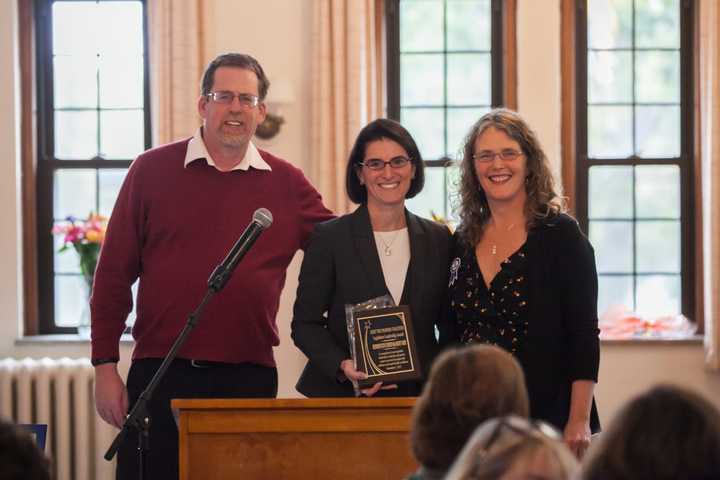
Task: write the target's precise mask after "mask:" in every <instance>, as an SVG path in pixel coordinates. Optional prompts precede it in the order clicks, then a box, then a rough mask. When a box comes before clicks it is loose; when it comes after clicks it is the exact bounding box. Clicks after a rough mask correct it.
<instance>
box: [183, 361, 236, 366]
mask: <svg viewBox="0 0 720 480" xmlns="http://www.w3.org/2000/svg"><path fill="white" fill-rule="evenodd" d="M240 365H242V364H241V363H227V362H214V361H212V360H190V366H192V367H195V368H220V367H225V368H227V367H238V366H240Z"/></svg>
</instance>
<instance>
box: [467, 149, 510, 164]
mask: <svg viewBox="0 0 720 480" xmlns="http://www.w3.org/2000/svg"><path fill="white" fill-rule="evenodd" d="M521 155H523V152H518V151H517V150H513V149H512V148H506V149H504V150H501V151H499V152H493V151H492V150H484V151H482V152H479V153H474V154H473V156H472V158H473V160H477V161H478V162H483V163H488V162H492V161H493V160H495V157H496V156H497V157H500V158H501V159H503V160H505V161H508V162H511V161H513V160H515V159H516V158H519V157H520V156H521Z"/></svg>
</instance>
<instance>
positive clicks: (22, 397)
mask: <svg viewBox="0 0 720 480" xmlns="http://www.w3.org/2000/svg"><path fill="white" fill-rule="evenodd" d="M0 416H2V417H3V418H6V419H9V420H11V421H13V422H15V423H44V424H47V425H48V430H47V439H46V442H47V443H46V445H45V452H46V453H47V454H48V456H49V457H50V458H51V459H52V461H53V468H54V469H55V477H54V478H56V479H57V480H110V479H112V478H114V471H115V467H114V463H110V462H107V461H105V460H104V459H103V458H102V456H103V454H104V453H105V450H106V449H107V447H108V446H109V445H110V443H111V442H112V439H113V437H114V434H115V430H114V429H113V427H111V426H109V425H107V424H105V423H104V422H103V421H102V420H101V419H100V417H99V416H98V415H96V413H95V403H94V400H93V368H92V366H91V365H90V360H89V359H87V358H79V359H70V358H61V359H50V358H42V359H32V358H25V359H22V360H17V359H13V358H5V359H2V360H0Z"/></svg>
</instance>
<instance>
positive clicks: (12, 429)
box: [0, 419, 50, 480]
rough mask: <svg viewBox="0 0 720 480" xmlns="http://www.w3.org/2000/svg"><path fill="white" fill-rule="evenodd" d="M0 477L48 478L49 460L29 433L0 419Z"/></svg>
mask: <svg viewBox="0 0 720 480" xmlns="http://www.w3.org/2000/svg"><path fill="white" fill-rule="evenodd" d="M0 470H2V473H1V474H0V478H1V479H2V480H50V461H49V460H48V458H47V457H46V456H45V454H44V453H43V452H42V451H41V450H40V449H39V448H38V446H37V445H36V444H35V441H34V440H33V439H32V437H31V436H30V434H29V433H27V432H25V431H23V430H21V429H20V428H19V427H17V426H15V425H13V424H11V423H9V422H7V421H5V420H2V419H0Z"/></svg>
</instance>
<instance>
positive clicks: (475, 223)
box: [449, 109, 600, 455]
mask: <svg viewBox="0 0 720 480" xmlns="http://www.w3.org/2000/svg"><path fill="white" fill-rule="evenodd" d="M564 211H565V205H564V202H563V199H562V198H561V197H560V196H559V195H558V194H557V193H556V191H555V186H554V181H553V177H552V173H551V172H550V168H549V165H548V161H547V157H546V156H545V153H544V152H543V150H542V148H541V147H540V144H539V142H538V140H537V138H536V136H535V134H534V133H533V131H532V130H531V129H530V128H529V127H528V125H527V124H526V123H525V122H524V120H523V119H522V118H521V117H520V116H519V115H518V114H517V113H515V112H512V111H510V110H505V109H496V110H493V111H491V112H489V113H488V114H486V115H484V116H483V117H482V118H480V120H479V121H478V122H477V123H476V124H475V125H474V126H473V127H472V129H471V130H470V133H469V134H468V136H467V139H466V142H465V147H464V150H463V159H462V163H461V180H460V212H459V213H460V220H461V222H460V225H459V227H458V230H457V232H456V242H455V249H454V253H453V261H452V264H451V267H450V282H449V283H450V291H449V296H450V312H451V320H452V323H453V325H454V328H455V331H454V335H455V340H456V341H459V342H461V343H475V342H481V343H492V344H496V345H498V346H501V347H503V348H505V349H506V350H508V351H510V352H511V353H513V354H514V355H515V356H516V357H517V358H518V360H519V361H520V364H521V365H522V366H523V369H524V371H525V376H526V381H527V386H528V393H529V397H530V415H531V416H532V417H533V418H538V419H542V420H546V421H549V422H551V423H553V424H554V425H555V426H556V427H558V428H559V429H561V430H562V431H563V432H564V436H565V441H566V442H567V444H568V445H569V446H570V448H571V449H572V450H573V451H574V452H575V453H576V454H577V455H581V454H582V453H583V452H584V450H585V449H586V448H587V446H588V445H589V442H590V435H591V433H592V432H595V431H598V430H599V428H600V425H599V420H598V415H597V409H596V407H595V402H594V400H593V390H594V386H595V383H596V382H597V375H598V366H599V358H600V353H599V351H600V350H599V341H598V333H599V331H598V328H597V321H598V319H597V272H596V269H595V256H594V252H593V248H592V246H591V245H590V243H589V242H588V240H587V238H586V237H585V236H584V235H583V234H582V232H581V231H580V229H579V227H578V224H577V222H576V221H575V220H574V219H573V218H571V217H570V216H568V215H566V214H565V213H564Z"/></svg>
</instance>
